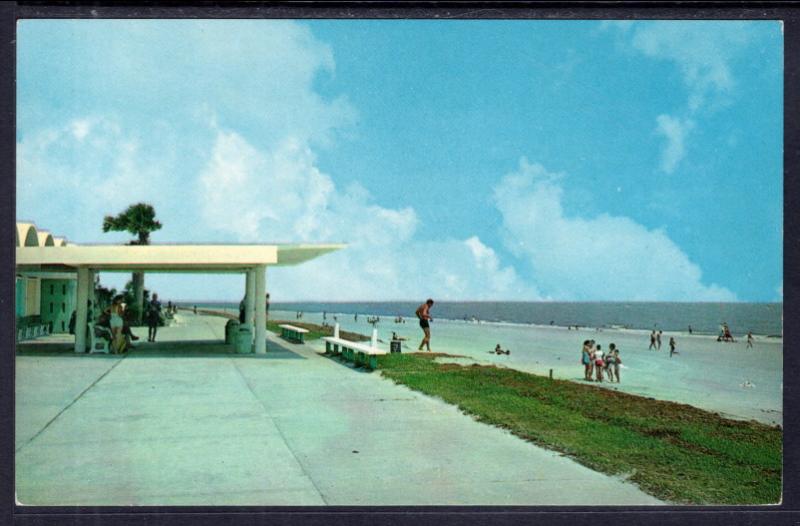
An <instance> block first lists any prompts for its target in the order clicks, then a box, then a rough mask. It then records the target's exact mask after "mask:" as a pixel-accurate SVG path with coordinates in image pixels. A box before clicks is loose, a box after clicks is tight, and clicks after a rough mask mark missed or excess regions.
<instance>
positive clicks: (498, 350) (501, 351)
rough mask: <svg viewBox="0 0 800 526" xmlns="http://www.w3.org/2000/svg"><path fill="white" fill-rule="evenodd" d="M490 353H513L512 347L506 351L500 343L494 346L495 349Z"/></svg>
mask: <svg viewBox="0 0 800 526" xmlns="http://www.w3.org/2000/svg"><path fill="white" fill-rule="evenodd" d="M489 353H490V354H511V349H506V350H505V351H504V350H503V348H502V347H500V344H499V343H498V344H497V346H496V347H495V348H494V350H493V351H489Z"/></svg>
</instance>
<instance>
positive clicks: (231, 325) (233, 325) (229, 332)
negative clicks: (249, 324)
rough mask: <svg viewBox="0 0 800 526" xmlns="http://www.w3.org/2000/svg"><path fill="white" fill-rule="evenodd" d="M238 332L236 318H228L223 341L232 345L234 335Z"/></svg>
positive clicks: (234, 341)
mask: <svg viewBox="0 0 800 526" xmlns="http://www.w3.org/2000/svg"><path fill="white" fill-rule="evenodd" d="M238 332H239V322H238V321H236V320H228V323H226V324H225V343H226V344H228V345H233V344H235V343H236V335H237V334H238Z"/></svg>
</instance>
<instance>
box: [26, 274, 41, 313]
mask: <svg viewBox="0 0 800 526" xmlns="http://www.w3.org/2000/svg"><path fill="white" fill-rule="evenodd" d="M24 279H25V281H26V282H27V283H26V284H25V316H35V315H37V314H39V303H40V298H41V294H40V292H41V291H40V285H41V283H40V281H41V280H40V279H39V278H24Z"/></svg>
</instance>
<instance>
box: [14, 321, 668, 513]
mask: <svg viewBox="0 0 800 526" xmlns="http://www.w3.org/2000/svg"><path fill="white" fill-rule="evenodd" d="M224 324H225V320H224V319H222V318H216V317H211V316H193V315H192V314H190V313H185V312H181V313H180V314H179V315H178V323H177V324H175V325H173V326H170V327H166V328H162V329H161V330H160V332H159V340H160V341H159V343H156V344H148V343H146V342H145V340H146V329H144V330H141V329H137V331H136V332H137V334H139V335H140V336H142V340H140V341H139V345H138V347H137V349H135V350H133V351H132V352H131V353H130V354H129V355H127V356H123V357H118V356H106V355H76V354H74V353H73V352H72V349H71V339H70V338H66V337H64V336H52V337H47V338H43V339H40V340H38V341H37V342H34V343H25V344H22V345H20V346H19V348H18V353H17V357H16V435H15V446H16V455H15V465H16V491H17V500H18V502H19V503H21V504H30V505H91V506H94V505H97V506H103V505H266V506H270V505H311V506H314V505H440V504H441V505H445V504H446V505H481V504H482V505H486V504H490V505H491V504H493V505H581V504H584V505H596V504H626V505H634V504H659V503H660V502H659V501H658V500H657V499H655V498H652V497H650V496H648V495H646V494H644V493H642V492H641V491H640V490H639V489H638V488H637V487H635V486H634V485H632V484H629V483H627V482H624V481H622V480H620V479H616V478H613V477H608V476H606V475H602V474H599V473H596V472H594V471H591V470H589V469H587V468H585V467H583V466H581V465H579V464H577V463H576V462H574V461H572V460H570V459H568V458H565V457H562V456H560V455H558V454H557V453H553V452H549V451H546V450H544V449H541V448H539V447H536V446H534V445H532V444H530V443H528V442H525V441H523V440H521V439H519V438H517V437H515V436H513V435H511V434H510V433H508V432H506V431H503V430H500V429H497V428H494V427H492V426H489V425H485V424H481V423H478V422H476V421H475V420H473V419H472V418H470V417H468V416H465V415H463V414H461V413H460V412H459V411H458V410H457V409H456V408H455V407H453V406H450V405H448V404H445V403H443V402H441V401H440V400H437V399H433V398H430V397H428V396H425V395H422V394H419V393H415V392H413V391H411V390H409V389H407V388H405V387H403V386H398V385H395V384H393V383H392V382H391V381H389V380H386V379H384V378H381V376H380V373H379V372H374V373H366V372H361V371H358V370H353V369H350V368H349V367H348V366H345V365H342V364H340V363H338V362H336V361H334V360H330V359H328V358H325V357H322V356H319V355H318V354H316V352H315V351H314V350H313V349H312V347H310V346H307V345H293V344H288V343H285V342H283V341H282V340H279V339H277V338H276V337H275V336H274V335H272V334H268V336H267V340H268V341H267V348H268V351H267V354H266V355H258V356H256V355H235V354H232V353H231V352H230V350H229V348H228V347H226V346H224V345H223V344H222V343H221V340H222V338H223V332H224Z"/></svg>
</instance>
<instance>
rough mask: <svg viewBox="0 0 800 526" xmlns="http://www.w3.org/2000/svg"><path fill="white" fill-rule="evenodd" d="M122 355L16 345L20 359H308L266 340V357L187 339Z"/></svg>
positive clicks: (141, 345)
mask: <svg viewBox="0 0 800 526" xmlns="http://www.w3.org/2000/svg"><path fill="white" fill-rule="evenodd" d="M135 345H136V347H135V348H133V349H131V350H130V351H128V352H127V353H126V354H123V355H115V354H104V353H94V354H89V353H84V354H80V353H79V354H76V353H75V352H74V351H73V344H72V343H67V342H63V341H57V342H55V341H31V342H22V343H18V344H17V355H18V356H74V357H76V358H90V357H91V358H121V357H123V356H126V355H127V356H130V357H131V358H167V357H175V358H238V359H251V360H252V359H255V360H270V359H273V360H275V359H277V360H305V359H306V358H305V357H303V356H301V355H300V354H298V353H296V352H294V351H291V350H289V349H287V348H286V347H284V346H282V345H279V344H277V343H274V342H271V341H267V353H266V354H258V355H257V354H253V353H250V354H238V353H236V352H235V351H234V348H233V346H231V345H226V344H225V343H224V342H223V341H221V340H188V341H177V342H176V341H170V342H163V343H161V342H155V343H150V342H141V341H139V342H137V343H135Z"/></svg>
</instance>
